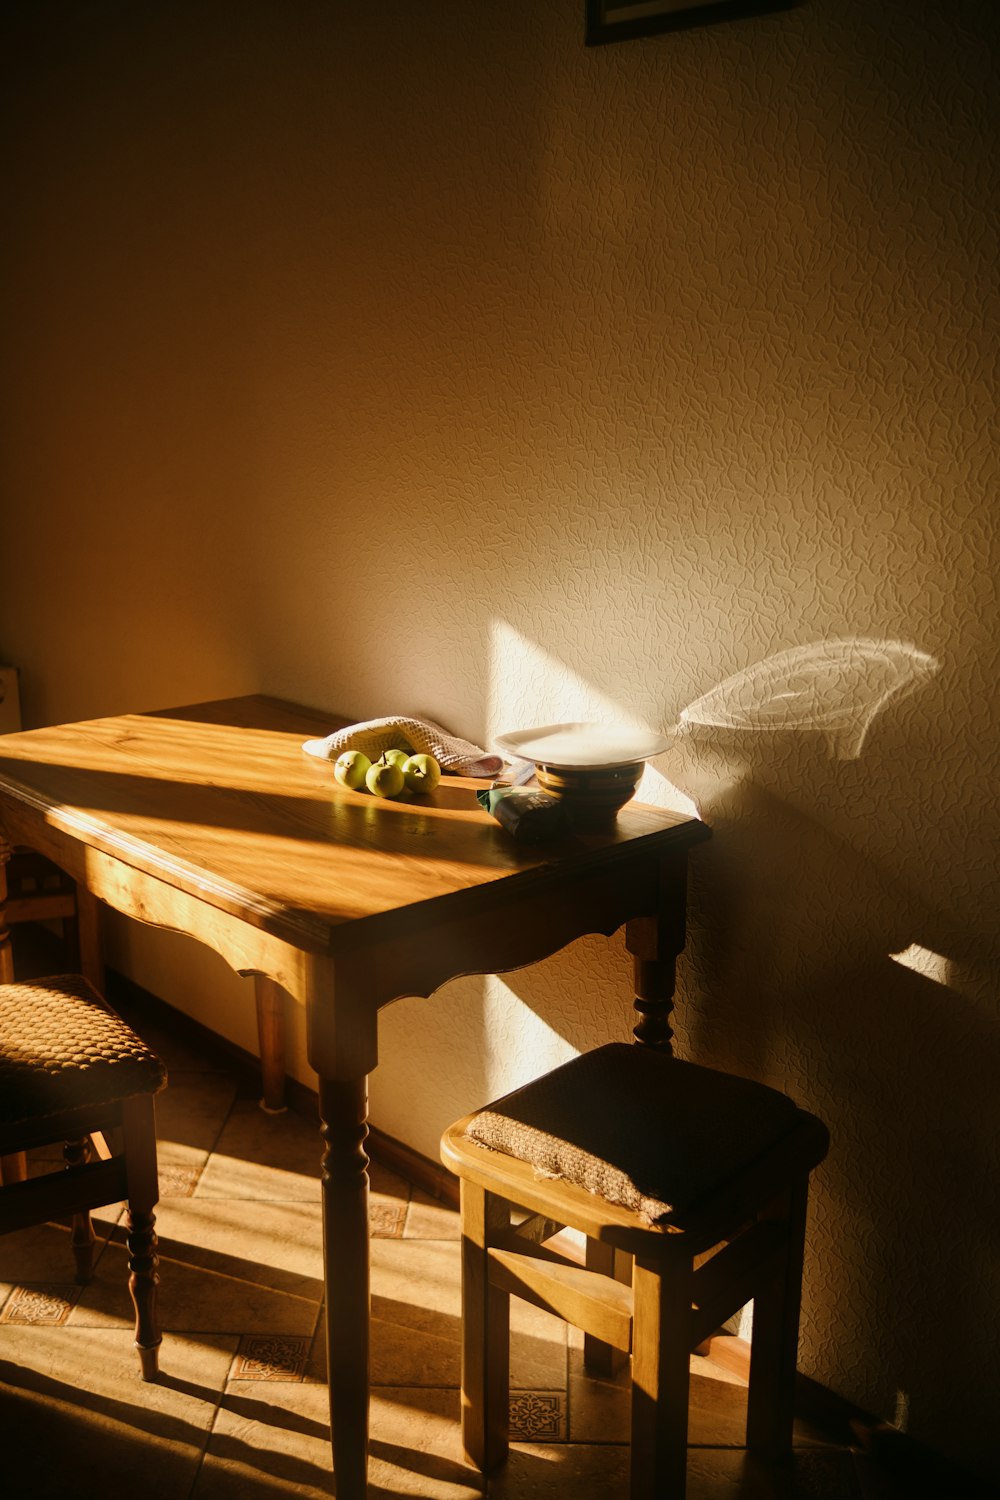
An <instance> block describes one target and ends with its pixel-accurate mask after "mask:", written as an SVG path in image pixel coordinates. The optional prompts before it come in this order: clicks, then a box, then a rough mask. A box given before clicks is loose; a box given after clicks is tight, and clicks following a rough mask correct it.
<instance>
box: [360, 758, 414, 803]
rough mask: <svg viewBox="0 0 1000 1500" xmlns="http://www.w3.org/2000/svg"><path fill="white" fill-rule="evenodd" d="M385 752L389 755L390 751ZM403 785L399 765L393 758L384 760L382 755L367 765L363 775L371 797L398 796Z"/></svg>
mask: <svg viewBox="0 0 1000 1500" xmlns="http://www.w3.org/2000/svg"><path fill="white" fill-rule="evenodd" d="M386 754H388V755H391V754H392V751H391V750H389V751H387V752H386ZM405 785H406V782H405V781H404V780H403V773H402V771H401V770H400V768H399V766H398V765H397V764H396V762H395V761H393V760H386V758H385V756H384V755H383V756H381V757H380V758H379V759H378V760H377V761H376V762H375V764H374V765H373V766H370V767H369V769H368V774H367V775H366V776H365V786H366V787H367V788H368V790H369V791H370V792H371V794H372V796H373V797H398V796H399V794H400V792H401V791H402V790H403V788H404V786H405Z"/></svg>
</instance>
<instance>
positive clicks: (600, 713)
mask: <svg viewBox="0 0 1000 1500" xmlns="http://www.w3.org/2000/svg"><path fill="white" fill-rule="evenodd" d="M490 629H491V642H490V677H489V698H488V703H487V730H488V733H489V735H490V738H491V741H492V737H493V736H494V735H497V734H504V733H510V732H512V731H514V730H519V729H531V728H534V727H535V726H536V725H546V724H566V723H586V724H613V725H625V726H628V727H629V728H632V729H654V730H663V729H664V726H663V725H660V724H650V723H649V722H648V721H647V720H645V719H642V718H640V717H638V716H637V715H635V714H633V713H630V712H629V711H628V709H627V708H624V707H623V706H622V705H621V704H620V703H618V702H616V700H615V699H614V698H611V697H610V696H608V695H607V694H606V693H602V692H600V691H599V690H598V689H597V688H595V687H594V685H593V684H592V683H590V682H588V681H587V680H586V678H584V677H581V676H580V675H579V673H577V672H574V671H573V670H572V669H571V668H570V667H567V666H566V664H565V663H564V662H561V661H559V660H558V658H557V657H555V656H552V655H551V654H550V653H549V652H548V651H546V650H545V649H544V648H543V647H542V646H539V645H538V643H537V642H536V641H531V640H528V639H527V638H526V637H525V636H523V635H522V634H521V633H520V631H518V630H515V629H514V627H513V626H512V625H509V624H508V623H507V621H506V620H500V619H495V620H493V621H492V622H491V628H490ZM666 729H667V731H668V732H669V729H670V726H666ZM636 797H637V798H638V800H639V801H640V802H652V803H654V804H655V805H656V806H658V807H666V808H669V809H670V810H671V811H673V812H681V813H686V814H688V815H689V816H691V817H697V816H698V814H697V810H696V808H695V805H694V803H693V802H692V801H691V799H690V797H688V796H687V795H686V794H685V793H684V792H682V791H681V790H680V788H679V787H676V786H674V785H673V784H672V783H671V782H670V781H668V780H667V778H666V777H665V776H664V775H663V774H662V773H661V772H660V771H658V770H657V769H656V767H655V766H654V765H653V764H649V765H647V766H646V769H645V771H644V772H643V777H642V780H641V781H640V783H639V786H638V788H637V790H636Z"/></svg>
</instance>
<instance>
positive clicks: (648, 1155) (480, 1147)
mask: <svg viewBox="0 0 1000 1500" xmlns="http://www.w3.org/2000/svg"><path fill="white" fill-rule="evenodd" d="M828 1145H829V1137H828V1134H827V1131H826V1127H825V1126H824V1125H823V1124H822V1122H821V1121H820V1120H818V1119H816V1118H815V1116H813V1115H811V1114H809V1113H807V1112H806V1111H804V1110H801V1109H799V1108H798V1107H797V1106H796V1104H795V1103H794V1102H793V1101H792V1100H791V1099H790V1098H788V1097H787V1096H786V1095H784V1094H781V1093H779V1092H778V1091H776V1090H774V1089H771V1088H768V1087H766V1086H765V1085H763V1084H759V1083H755V1082H753V1081H752V1080H750V1079H746V1078H740V1077H736V1076H733V1075H730V1074H726V1073H721V1072H718V1071H716V1070H714V1069H710V1068H704V1067H700V1066H698V1065H696V1064H694V1063H689V1062H684V1061H681V1060H680V1059H677V1058H674V1057H672V1056H671V1055H670V1054H668V1053H664V1052H661V1051H657V1050H654V1049H652V1048H648V1047H643V1046H641V1045H636V1044H627V1043H621V1044H617V1043H616V1044H611V1045H610V1046H607V1047H602V1048H598V1049H596V1050H595V1051H593V1052H591V1053H587V1054H585V1055H584V1056H582V1057H578V1058H574V1059H573V1060H572V1061H570V1062H568V1063H566V1064H564V1065H563V1066H562V1067H560V1068H556V1069H555V1070H553V1072H551V1073H548V1074H546V1075H545V1076H544V1077H542V1078H539V1079H536V1080H534V1081H533V1082H531V1083H529V1084H527V1085H525V1086H524V1087H523V1088H521V1089H517V1090H515V1091H514V1092H513V1093H511V1094H509V1095H507V1096H506V1097H505V1098H503V1099H500V1100H498V1101H496V1102H495V1103H493V1104H490V1105H488V1106H486V1108H485V1109H482V1110H479V1111H477V1112H476V1113H475V1114H473V1115H469V1116H466V1117H465V1118H464V1119H462V1120H459V1121H456V1123H455V1124H454V1125H452V1126H451V1127H450V1129H448V1130H447V1131H446V1132H445V1134H444V1136H443V1138H442V1142H441V1154H442V1158H443V1160H444V1162H445V1164H446V1165H447V1166H448V1167H450V1168H451V1170H452V1171H454V1172H456V1173H457V1174H458V1176H459V1177H460V1179H461V1188H462V1297H463V1309H462V1320H463V1375H462V1421H463V1437H464V1441H465V1447H466V1452H467V1453H468V1455H469V1457H470V1458H471V1460H472V1461H473V1462H474V1463H476V1464H477V1465H478V1466H479V1467H480V1468H481V1469H484V1470H488V1469H491V1468H493V1467H494V1466H495V1465H496V1464H498V1463H499V1462H501V1461H502V1460H503V1458H504V1457H505V1456H506V1453H507V1448H508V1437H507V1409H508V1385H509V1369H508V1360H509V1299H510V1297H511V1296H512V1295H513V1296H517V1297H520V1298H522V1299H524V1300H526V1301H529V1302H532V1303H534V1304H535V1305H537V1306H539V1307H543V1308H545V1309H546V1310H547V1311H549V1312H553V1313H555V1314H557V1315H558V1316H559V1317H562V1318H564V1319H566V1320H567V1321H569V1322H571V1323H574V1324H575V1325H576V1326H577V1327H580V1328H583V1329H584V1331H585V1332H586V1333H587V1335H588V1339H589V1342H588V1343H586V1344H585V1351H586V1355H587V1358H588V1363H590V1364H591V1365H592V1367H596V1366H601V1367H602V1370H605V1371H606V1369H607V1368H608V1365H607V1362H606V1361H607V1358H608V1357H609V1356H610V1355H611V1353H612V1351H613V1350H619V1351H622V1353H623V1354H624V1355H626V1356H630V1357H631V1360H632V1388H633V1401H632V1464H631V1481H630V1482H631V1489H630V1495H631V1497H632V1500H682V1497H683V1495H684V1481H685V1466H686V1445H687V1404H688V1368H689V1356H690V1353H691V1352H692V1350H693V1349H695V1348H697V1347H698V1345H699V1344H701V1343H703V1341H704V1340H705V1339H706V1338H708V1337H710V1336H711V1334H713V1333H714V1332H716V1331H717V1330H718V1328H719V1327H720V1326H721V1324H722V1323H724V1322H725V1321H726V1319H727V1318H729V1317H731V1316H732V1315H733V1314H734V1313H736V1312H738V1311H739V1309H740V1308H741V1307H742V1306H744V1304H745V1303H747V1302H749V1301H751V1300H753V1302H754V1333H753V1343H752V1349H751V1366H750V1391H749V1399H748V1416H747V1445H748V1447H750V1448H753V1449H755V1450H756V1451H758V1452H762V1453H765V1454H767V1455H768V1456H770V1457H772V1458H774V1457H780V1456H782V1455H783V1454H785V1453H786V1452H787V1451H789V1450H790V1447H791V1428H792V1390H793V1384H794V1377H795V1359H796V1349H797V1343H798V1318H799V1299H800V1286H801V1274H802V1258H803V1250H804V1240H805V1219H806V1204H807V1194H808V1178H809V1173H810V1171H811V1170H812V1168H813V1167H815V1166H816V1165H817V1164H818V1163H819V1162H820V1161H821V1160H822V1159H823V1157H824V1156H825V1154H826V1151H827V1148H828ZM565 1227H569V1228H571V1229H575V1230H578V1231H581V1232H582V1233H583V1234H584V1235H586V1237H587V1241H588V1250H587V1264H586V1267H581V1266H580V1265H579V1264H578V1263H575V1262H573V1261H571V1260H569V1259H568V1258H567V1257H565V1256H564V1255H562V1254H561V1253H560V1252H559V1251H557V1250H556V1248H555V1247H551V1246H549V1245H548V1244H547V1241H548V1240H550V1239H552V1238H553V1237H554V1236H555V1235H556V1234H557V1233H558V1232H559V1231H560V1230H561V1229H562V1228H565ZM628 1257H631V1265H629V1264H628V1263H627V1260H628ZM629 1282H630V1283H631V1284H630V1285H629V1284H623V1283H629Z"/></svg>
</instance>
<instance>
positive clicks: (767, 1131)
mask: <svg viewBox="0 0 1000 1500" xmlns="http://www.w3.org/2000/svg"><path fill="white" fill-rule="evenodd" d="M799 1118H800V1116H799V1111H798V1109H797V1108H796V1106H795V1104H794V1103H793V1102H792V1100H791V1099H789V1098H788V1097H787V1096H786V1095H784V1094H780V1093H778V1092H777V1091H776V1090H775V1089H771V1088H768V1087H766V1086H765V1085H764V1084H759V1083H754V1082H752V1081H751V1080H750V1079H747V1078H738V1077H735V1076H733V1075H731V1074H728V1073H719V1072H716V1071H714V1070H713V1069H711V1068H703V1067H700V1066H698V1065H697V1064H696V1063H688V1062H682V1061H680V1060H679V1059H678V1058H674V1057H671V1056H670V1055H669V1054H665V1053H663V1052H658V1051H654V1050H653V1049H652V1048H649V1047H641V1046H636V1045H633V1044H629V1043H625V1042H622V1043H612V1044H611V1045H609V1046H606V1047H599V1048H598V1049H597V1050H596V1051H594V1052H587V1053H584V1055H583V1056H582V1057H577V1058H574V1059H573V1060H572V1061H571V1062H568V1063H564V1064H563V1066H562V1067H560V1068H556V1069H555V1070H554V1071H553V1072H551V1073H548V1074H546V1075H545V1076H544V1077H542V1078H539V1079H536V1080H535V1081H534V1082H532V1083H529V1084H526V1085H525V1087H524V1088H520V1089H517V1090H516V1091H515V1092H514V1093H512V1094H508V1095H507V1096H506V1098H504V1099H500V1100H498V1101H497V1102H496V1103H494V1104H491V1105H488V1106H487V1107H486V1109H484V1110H481V1111H480V1112H479V1113H478V1114H477V1115H474V1116H473V1118H472V1121H471V1123H470V1124H469V1126H468V1127H467V1129H466V1135H467V1137H469V1138H471V1139H472V1140H474V1141H478V1142H479V1143H480V1144H481V1145H484V1146H489V1147H490V1148H491V1149H492V1150H494V1151H501V1152H504V1153H505V1154H506V1155H508V1156H513V1157H517V1158H518V1159H519V1160H520V1161H524V1162H528V1163H529V1164H530V1165H531V1166H533V1167H535V1169H536V1170H537V1171H538V1173H539V1174H540V1175H542V1176H546V1177H561V1178H565V1180H566V1181H568V1182H572V1183H575V1184H576V1185H577V1186H578V1187H581V1188H585V1189H586V1190H587V1191H588V1192H591V1193H597V1194H598V1195H599V1196H600V1197H602V1198H604V1199H605V1200H606V1201H607V1202H609V1203H616V1204H619V1205H621V1206H622V1207H624V1208H628V1209H631V1210H632V1211H633V1212H634V1213H636V1214H638V1215H639V1217H640V1218H641V1219H642V1220H643V1222H644V1223H646V1224H651V1225H652V1224H659V1223H663V1222H664V1221H665V1220H667V1219H669V1218H670V1216H671V1215H673V1214H676V1213H679V1212H683V1211H685V1210H686V1209H688V1208H691V1207H692V1206H694V1205H695V1204H696V1203H698V1202H699V1200H701V1199H702V1198H704V1197H705V1196H706V1195H707V1194H709V1193H711V1192H712V1191H714V1190H715V1189H716V1188H719V1187H721V1186H722V1185H723V1184H724V1183H725V1182H726V1181H728V1180H729V1179H730V1178H733V1177H735V1176H736V1175H737V1174H738V1173H739V1172H741V1171H742V1170H743V1169H744V1168H745V1167H747V1166H749V1164H750V1163H751V1162H752V1161H753V1160H754V1159H755V1158H757V1157H758V1156H760V1155H761V1154H762V1153H763V1152H765V1151H766V1150H767V1149H768V1148H769V1147H770V1146H772V1145H773V1144H774V1143H775V1142H776V1141H777V1140H779V1139H780V1137H781V1136H783V1135H785V1134H787V1132H788V1131H789V1130H791V1129H793V1128H794V1127H795V1125H796V1122H797V1120H798V1119H799Z"/></svg>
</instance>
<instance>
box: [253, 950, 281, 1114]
mask: <svg viewBox="0 0 1000 1500" xmlns="http://www.w3.org/2000/svg"><path fill="white" fill-rule="evenodd" d="M253 982H254V990H255V993H256V997H257V1042H258V1046H259V1049H260V1072H261V1083H262V1086H263V1090H264V1096H263V1098H262V1099H261V1101H260V1105H261V1109H263V1110H266V1111H267V1113H268V1114H279V1113H280V1112H281V1111H282V1110H283V1109H284V1108H285V992H284V990H283V989H282V988H281V985H280V984H276V983H275V981H274V980H273V979H269V978H268V977H267V975H266V974H255V975H254V977H253Z"/></svg>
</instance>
